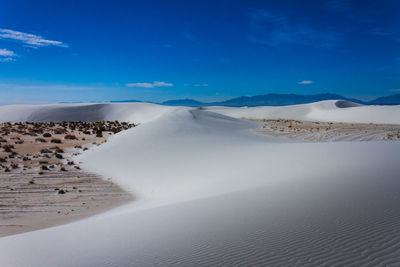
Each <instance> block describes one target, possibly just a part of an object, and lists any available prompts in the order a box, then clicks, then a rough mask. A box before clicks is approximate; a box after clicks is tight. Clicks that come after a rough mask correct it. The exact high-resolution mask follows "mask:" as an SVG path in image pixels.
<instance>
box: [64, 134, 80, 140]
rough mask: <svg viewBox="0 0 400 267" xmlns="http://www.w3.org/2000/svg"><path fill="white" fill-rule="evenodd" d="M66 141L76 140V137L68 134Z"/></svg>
mask: <svg viewBox="0 0 400 267" xmlns="http://www.w3.org/2000/svg"><path fill="white" fill-rule="evenodd" d="M64 139H69V140H76V139H77V138H76V136H75V135H74V134H66V135H65V136H64Z"/></svg>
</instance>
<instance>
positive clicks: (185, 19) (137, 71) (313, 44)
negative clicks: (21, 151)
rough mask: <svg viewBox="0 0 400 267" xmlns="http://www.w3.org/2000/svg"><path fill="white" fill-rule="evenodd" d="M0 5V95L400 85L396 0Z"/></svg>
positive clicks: (115, 95)
mask: <svg viewBox="0 0 400 267" xmlns="http://www.w3.org/2000/svg"><path fill="white" fill-rule="evenodd" d="M0 7H1V8H0V104H8V103H48V102H59V101H91V100H93V101H107V100H121V99H140V100H150V101H162V100H167V99H177V98H194V99H198V100H202V101H214V100H222V99H227V98H230V97H236V96H241V95H258V94H267V93H298V94H313V93H324V92H331V93H338V94H342V95H345V96H349V97H358V98H361V99H370V98H373V97H375V96H380V95H388V94H393V93H399V92H400V49H399V47H400V16H398V14H399V13H400V1H396V0H391V1H389V0H380V1H378V0H376V1H370V0H364V1H350V0H327V1H311V0H310V1H284V0H281V1H228V0H221V1H205V0H203V1H195V0H191V1H150V0H149V1H61V0H59V1H50V0H48V1H40V0H38V1H18V0H12V1H11V0H9V1H3V0H0Z"/></svg>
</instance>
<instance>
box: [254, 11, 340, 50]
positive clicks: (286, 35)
mask: <svg viewBox="0 0 400 267" xmlns="http://www.w3.org/2000/svg"><path fill="white" fill-rule="evenodd" d="M249 26H250V29H251V31H252V32H251V34H250V35H249V36H248V37H247V39H248V40H249V41H250V42H254V43H259V44H264V45H269V46H274V47H278V46H282V45H304V46H312V47H318V48H327V49H331V48H333V47H335V46H337V44H338V43H339V42H340V39H341V38H340V35H339V34H338V33H337V32H333V31H329V30H325V29H317V28H316V27H311V26H309V25H306V24H296V23H295V22H293V21H292V20H291V19H290V18H289V17H288V16H286V15H285V14H280V13H276V12H272V11H270V10H267V9H251V11H250V13H249Z"/></svg>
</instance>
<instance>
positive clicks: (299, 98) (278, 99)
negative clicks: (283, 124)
mask: <svg viewBox="0 0 400 267" xmlns="http://www.w3.org/2000/svg"><path fill="white" fill-rule="evenodd" d="M323 100H346V101H351V102H354V103H358V104H363V105H400V94H395V95H390V96H384V97H378V98H376V99H374V100H372V101H361V100H359V99H355V98H348V97H344V96H341V95H337V94H329V93H327V94H315V95H296V94H267V95H257V96H250V97H249V96H241V97H236V98H232V99H229V100H226V101H221V102H209V103H204V102H200V101H196V100H193V99H178V100H168V101H165V102H163V103H161V104H162V105H168V106H189V107H201V106H227V107H243V106H248V107H255V106H286V105H297V104H307V103H313V102H317V101H323Z"/></svg>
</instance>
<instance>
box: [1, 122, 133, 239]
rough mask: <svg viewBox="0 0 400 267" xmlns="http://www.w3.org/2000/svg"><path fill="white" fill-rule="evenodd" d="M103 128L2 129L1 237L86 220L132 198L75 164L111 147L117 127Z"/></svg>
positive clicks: (66, 125) (4, 126) (33, 126)
mask: <svg viewBox="0 0 400 267" xmlns="http://www.w3.org/2000/svg"><path fill="white" fill-rule="evenodd" d="M103 124H104V123H103V122H99V123H97V124H96V123H15V124H12V123H3V124H0V129H1V136H0V148H1V151H0V237H2V236H7V235H11V234H17V233H22V232H27V231H32V230H37V229H41V228H46V227H50V226H55V225H59V224H63V223H66V222H70V221H73V220H77V219H81V218H84V217H87V216H90V215H93V214H96V213H99V212H103V211H105V210H108V209H110V208H113V207H116V206H118V205H121V204H124V203H127V202H129V201H131V200H132V199H133V197H132V195H131V194H129V193H127V192H125V191H124V190H122V189H121V188H120V187H119V186H117V185H115V184H113V183H112V182H110V181H107V180H104V179H103V178H102V177H100V176H98V175H95V174H93V173H89V172H86V171H82V170H81V169H80V167H79V163H77V162H74V161H73V160H72V157H73V156H76V155H78V154H80V153H81V152H82V151H83V150H87V149H88V148H89V147H90V146H95V145H100V144H102V143H104V142H106V140H107V139H106V138H107V137H108V136H109V135H110V134H112V133H113V132H112V131H110V130H112V129H114V128H115V127H118V125H117V126H115V125H116V123H115V122H112V123H111V122H110V123H108V124H107V123H105V126H102V125H103ZM132 126H133V125H130V127H132ZM102 127H103V128H102ZM124 127H125V128H126V129H127V128H129V125H127V124H126V125H125V126H124ZM124 127H121V129H119V130H117V129H114V132H117V131H120V130H123V129H124ZM98 128H102V131H99V130H98ZM103 130H104V131H103Z"/></svg>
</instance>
